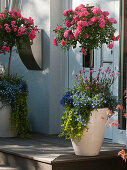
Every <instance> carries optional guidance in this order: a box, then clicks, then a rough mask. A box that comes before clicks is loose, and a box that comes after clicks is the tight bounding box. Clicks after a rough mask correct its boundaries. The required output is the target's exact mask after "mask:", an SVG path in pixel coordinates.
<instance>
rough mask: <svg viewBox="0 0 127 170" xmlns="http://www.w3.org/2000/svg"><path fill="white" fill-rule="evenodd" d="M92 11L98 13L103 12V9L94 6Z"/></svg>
mask: <svg viewBox="0 0 127 170" xmlns="http://www.w3.org/2000/svg"><path fill="white" fill-rule="evenodd" d="M91 11H92V12H93V14H95V15H98V14H101V13H102V11H101V9H100V8H92V9H91Z"/></svg>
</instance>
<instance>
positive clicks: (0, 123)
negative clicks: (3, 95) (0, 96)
mask: <svg viewBox="0 0 127 170" xmlns="http://www.w3.org/2000/svg"><path fill="white" fill-rule="evenodd" d="M10 119H11V106H10V105H2V104H1V102H0V137H15V136H17V133H16V130H14V129H12V128H11V121H10Z"/></svg>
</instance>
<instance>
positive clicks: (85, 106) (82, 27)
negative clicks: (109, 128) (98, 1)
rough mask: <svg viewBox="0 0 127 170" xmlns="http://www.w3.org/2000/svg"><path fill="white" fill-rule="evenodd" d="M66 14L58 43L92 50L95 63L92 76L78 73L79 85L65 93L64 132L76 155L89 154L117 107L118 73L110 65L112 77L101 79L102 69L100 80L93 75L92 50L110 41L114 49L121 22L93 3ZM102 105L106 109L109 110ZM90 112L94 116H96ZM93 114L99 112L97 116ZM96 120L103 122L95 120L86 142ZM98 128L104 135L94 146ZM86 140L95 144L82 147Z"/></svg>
mask: <svg viewBox="0 0 127 170" xmlns="http://www.w3.org/2000/svg"><path fill="white" fill-rule="evenodd" d="M63 16H64V17H65V19H64V22H63V25H58V26H57V28H56V29H55V30H54V32H55V33H56V37H55V38H54V39H53V42H54V45H55V46H59V44H60V46H61V48H62V49H64V50H66V49H67V50H69V49H70V48H71V47H72V48H76V47H77V44H78V46H79V47H80V48H81V52H82V53H83V55H87V53H88V52H89V53H90V62H91V63H90V79H88V78H87V77H83V75H82V72H81V73H80V76H76V79H78V80H77V81H78V82H77V84H76V85H75V86H73V89H72V90H71V91H68V92H67V93H66V94H65V96H64V98H63V100H62V101H64V102H63V103H64V104H65V106H66V110H65V112H64V115H63V117H62V119H63V125H62V127H63V132H62V135H65V137H66V138H70V139H72V144H73V146H74V150H75V153H76V154H80V155H89V156H92V155H97V154H98V153H99V150H100V147H101V144H102V141H103V138H104V132H105V123H106V119H107V113H106V112H107V110H108V109H111V110H112V111H113V110H114V109H115V103H116V99H115V97H114V96H113V94H112V92H111V91H110V86H111V85H112V83H113V81H114V78H113V77H112V76H114V72H112V73H111V71H109V70H110V69H109V68H108V69H107V70H108V71H109V72H110V73H107V74H108V75H109V77H105V79H103V78H101V77H100V74H102V75H103V73H101V71H100V72H99V73H98V75H97V77H98V76H99V77H98V79H94V78H92V72H93V69H92V68H93V62H92V60H93V51H92V50H94V49H98V48H100V47H101V45H102V44H106V45H107V47H108V48H109V49H112V48H113V42H114V41H118V40H119V39H120V35H118V36H115V32H116V29H115V28H114V24H117V21H116V20H115V19H114V18H112V17H109V12H108V11H102V10H101V9H100V8H95V7H93V6H91V7H90V6H87V7H86V6H85V5H84V4H81V5H79V6H78V7H76V8H75V10H72V9H67V10H65V11H64V12H63ZM83 72H85V70H83ZM83 74H84V73H83ZM104 74H105V73H104ZM84 76H86V75H84ZM105 76H106V75H105ZM110 76H111V77H110ZM101 81H102V82H101ZM78 102H79V103H78ZM98 108H99V109H98ZM102 108H105V109H104V110H105V111H104V110H103V109H102ZM95 112H96V113H95ZM99 112H100V113H99ZM108 113H110V114H111V113H112V112H111V111H110V110H108ZM90 115H92V117H91V116H90ZM93 115H95V117H94V116H93ZM97 115H98V116H97ZM96 116H97V117H96ZM101 118H102V119H101ZM93 119H94V120H97V121H99V122H98V123H97V121H94V123H95V124H96V125H97V126H95V127H94V128H93V129H92V131H91V135H90V140H88V139H86V140H85V142H84V140H82V136H83V135H84V130H85V131H87V130H88V132H90V127H89V126H90V124H91V123H90V122H91V121H92V120H93ZM102 120H103V121H102ZM89 121H90V122H89ZM102 122H103V123H102ZM100 124H101V126H100V127H99V126H98V125H100ZM114 124H115V125H118V123H117V122H114ZM112 125H113V124H112ZM97 129H103V130H102V132H103V133H102V134H101V136H98V138H99V139H100V141H99V142H97V141H96V142H97V143H96V147H94V148H92V147H93V146H94V145H95V143H94V142H95V141H94V142H93V141H92V139H93V138H94V137H93V138H92V135H93V134H96V135H97V133H99V132H97V131H96V133H95V130H97ZM85 135H86V133H85ZM85 135H84V138H85ZM88 136H89V135H88ZM96 139H97V137H96ZM79 141H80V142H79ZM91 142H92V143H91ZM85 143H86V146H87V144H90V143H91V145H89V147H88V146H87V147H85V149H83V148H82V147H81V148H80V146H82V144H85ZM83 147H84V146H83ZM86 148H87V149H86ZM96 148H97V149H96ZM89 151H90V152H89ZM92 151H93V152H92Z"/></svg>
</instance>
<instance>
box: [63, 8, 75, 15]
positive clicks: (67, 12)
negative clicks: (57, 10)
mask: <svg viewBox="0 0 127 170" xmlns="http://www.w3.org/2000/svg"><path fill="white" fill-rule="evenodd" d="M69 12H70V13H72V14H73V13H74V11H73V10H72V9H67V10H65V11H64V12H63V16H67V15H69Z"/></svg>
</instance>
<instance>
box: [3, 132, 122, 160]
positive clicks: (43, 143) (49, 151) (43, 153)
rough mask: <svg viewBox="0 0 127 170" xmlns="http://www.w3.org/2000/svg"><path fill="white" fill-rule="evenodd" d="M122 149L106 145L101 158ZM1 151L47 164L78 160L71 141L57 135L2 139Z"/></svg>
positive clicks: (117, 146)
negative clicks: (64, 160) (62, 160)
mask: <svg viewBox="0 0 127 170" xmlns="http://www.w3.org/2000/svg"><path fill="white" fill-rule="evenodd" d="M122 148H125V146H124V145H120V144H109V143H104V144H103V146H102V148H101V153H100V156H101V157H102V156H104V155H105V154H103V153H109V152H106V151H115V154H116V153H117V152H116V151H118V150H120V149H122ZM0 151H4V152H6V153H13V154H15V155H20V156H22V157H26V158H30V159H33V160H37V161H41V162H45V163H51V162H52V161H53V160H55V159H56V158H57V159H56V160H57V161H59V160H60V159H67V160H69V159H70V160H71V159H75V158H76V159H77V157H76V156H75V155H74V151H73V148H72V145H71V142H70V140H65V139H64V138H59V137H57V136H56V135H41V134H33V135H32V139H19V138H0ZM64 155H66V156H64ZM100 156H99V157H100ZM58 158H59V159H58ZM80 159H81V158H80ZM88 159H89V157H88Z"/></svg>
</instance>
